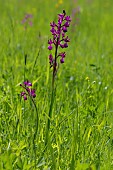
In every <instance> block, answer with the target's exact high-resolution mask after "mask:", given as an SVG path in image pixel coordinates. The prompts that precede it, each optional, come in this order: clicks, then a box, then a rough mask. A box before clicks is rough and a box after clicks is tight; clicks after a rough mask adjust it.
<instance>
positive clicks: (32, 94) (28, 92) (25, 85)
mask: <svg viewBox="0 0 113 170" xmlns="http://www.w3.org/2000/svg"><path fill="white" fill-rule="evenodd" d="M20 86H21V87H23V89H24V91H23V92H21V94H20V95H21V97H23V98H24V100H27V96H30V97H33V98H35V97H36V94H35V90H34V89H32V88H30V87H31V86H32V83H31V82H30V81H28V80H27V81H25V82H24V83H23V84H20Z"/></svg>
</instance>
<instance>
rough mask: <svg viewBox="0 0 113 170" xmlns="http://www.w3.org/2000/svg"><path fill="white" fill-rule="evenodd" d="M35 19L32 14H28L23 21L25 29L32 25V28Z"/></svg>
mask: <svg viewBox="0 0 113 170" xmlns="http://www.w3.org/2000/svg"><path fill="white" fill-rule="evenodd" d="M32 18H33V16H32V14H26V15H25V16H24V19H23V20H22V24H23V25H24V26H25V29H26V28H27V25H30V26H32V24H33V23H32V20H31V19H32Z"/></svg>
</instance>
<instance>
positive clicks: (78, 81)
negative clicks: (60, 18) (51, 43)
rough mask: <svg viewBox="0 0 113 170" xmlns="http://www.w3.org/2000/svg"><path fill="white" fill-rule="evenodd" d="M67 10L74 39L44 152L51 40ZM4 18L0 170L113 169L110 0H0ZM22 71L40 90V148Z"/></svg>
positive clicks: (0, 35)
mask: <svg viewBox="0 0 113 170" xmlns="http://www.w3.org/2000/svg"><path fill="white" fill-rule="evenodd" d="M63 9H65V10H66V12H67V15H70V16H71V18H72V22H71V26H70V28H69V31H68V35H69V37H70V39H71V42H70V43H69V47H68V49H66V54H67V55H66V59H65V63H64V64H63V65H60V68H59V70H58V74H57V78H56V97H55V103H54V108H53V116H52V120H51V129H50V139H49V144H48V147H47V150H46V151H45V152H44V142H45V133H46V123H47V119H48V116H47V115H48V111H49V105H50V96H51V79H52V70H51V69H50V68H49V61H48V55H49V51H48V50H47V46H48V45H47V41H48V39H49V38H50V37H51V33H50V22H51V21H53V20H54V21H56V20H57V14H58V13H61V12H62V10H63ZM26 13H30V14H32V15H33V18H32V22H33V25H32V27H30V26H29V25H28V27H27V30H25V29H24V25H22V23H21V21H22V19H23V18H24V15H25V14H26ZM0 16H1V20H0V115H1V116H0V117H1V127H0V129H1V138H0V146H1V155H0V157H1V168H0V169H1V170H2V169H6V170H13V169H14V170H31V169H39V170H43V169H44V170H49V169H52V170H54V169H56V170H67V169H70V170H75V169H77V170H99V169H100V170H110V169H111V170H112V169H113V79H112V74H113V31H112V30H113V22H112V18H113V17H112V16H113V1H112V0H107V1H106V0H85V1H83V0H79V1H76V0H75V1H74V0H73V1H68V0H65V1H64V0H62V1H61V0H59V1H56V0H51V1H50V0H38V1H37V0H32V1H29V0H23V1H22V0H18V1H14V0H8V1H4V2H3V1H0ZM25 55H27V62H26V67H25V62H24V60H25ZM24 77H25V78H26V79H29V80H30V81H31V82H33V86H34V88H35V89H36V94H37V97H36V99H35V102H36V105H37V108H38V114H39V131H38V134H37V138H36V140H35V150H34V148H33V135H34V132H35V126H36V111H35V108H34V106H33V105H32V103H31V101H29V100H28V101H26V102H24V101H23V100H22V99H21V98H20V92H21V90H22V89H21V87H20V86H19V84H20V83H22V82H23V81H24ZM35 164H36V168H35Z"/></svg>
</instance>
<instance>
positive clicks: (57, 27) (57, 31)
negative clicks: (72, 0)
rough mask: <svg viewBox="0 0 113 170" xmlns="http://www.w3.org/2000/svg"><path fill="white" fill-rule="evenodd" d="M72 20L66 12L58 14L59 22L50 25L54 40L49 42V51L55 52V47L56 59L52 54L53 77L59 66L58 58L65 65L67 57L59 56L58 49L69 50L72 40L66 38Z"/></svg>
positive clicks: (50, 56) (50, 57) (50, 59)
mask: <svg viewBox="0 0 113 170" xmlns="http://www.w3.org/2000/svg"><path fill="white" fill-rule="evenodd" d="M70 22H71V18H70V16H66V12H65V10H63V13H61V14H58V22H57V23H55V22H54V21H53V22H51V23H50V26H51V29H50V31H51V33H52V36H53V38H52V39H49V40H48V44H49V46H48V50H53V46H54V47H55V55H54V57H53V56H52V54H50V55H49V63H50V67H53V75H54V76H55V75H56V72H57V66H58V61H57V59H58V57H59V56H61V58H60V63H64V58H65V56H66V53H65V52H62V53H59V54H58V48H67V47H68V43H69V42H70V39H69V38H68V36H66V33H67V32H68V27H69V26H70Z"/></svg>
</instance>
